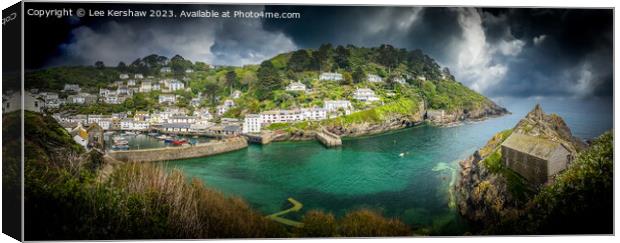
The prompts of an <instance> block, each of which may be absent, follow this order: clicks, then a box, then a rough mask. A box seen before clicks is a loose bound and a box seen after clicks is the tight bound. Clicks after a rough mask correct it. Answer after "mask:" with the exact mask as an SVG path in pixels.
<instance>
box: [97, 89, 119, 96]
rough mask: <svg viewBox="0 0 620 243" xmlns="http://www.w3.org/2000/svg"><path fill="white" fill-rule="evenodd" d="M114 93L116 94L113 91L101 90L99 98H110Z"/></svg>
mask: <svg viewBox="0 0 620 243" xmlns="http://www.w3.org/2000/svg"><path fill="white" fill-rule="evenodd" d="M112 93H115V92H114V91H112V90H109V89H99V96H103V97H105V96H108V95H110V94H112Z"/></svg>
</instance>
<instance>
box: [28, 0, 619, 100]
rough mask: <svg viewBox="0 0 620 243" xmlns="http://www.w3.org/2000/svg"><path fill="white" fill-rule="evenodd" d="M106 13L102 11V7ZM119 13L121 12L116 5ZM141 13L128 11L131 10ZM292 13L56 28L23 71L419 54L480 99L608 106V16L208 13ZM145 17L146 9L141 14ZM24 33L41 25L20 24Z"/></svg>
mask: <svg viewBox="0 0 620 243" xmlns="http://www.w3.org/2000/svg"><path fill="white" fill-rule="evenodd" d="M108 6H109V5H108ZM115 6H116V7H119V8H123V7H125V8H126V5H115ZM140 6H144V5H134V6H132V8H139V7H140ZM171 6H173V8H174V10H175V11H178V10H181V9H205V8H216V9H244V10H256V11H262V10H265V11H273V12H298V13H300V14H301V18H299V19H235V18H232V19H204V18H203V19H200V18H198V19H148V18H147V19H131V18H103V19H82V20H76V19H65V20H58V21H56V22H52V23H51V25H52V26H56V27H57V28H56V30H57V31H56V32H55V33H52V34H51V36H50V37H49V38H47V40H48V41H47V42H46V43H40V42H41V41H37V40H36V39H37V38H36V37H37V32H36V31H30V33H31V34H30V36H31V37H34V38H30V39H31V40H28V33H27V43H26V45H27V46H26V49H27V50H28V48H32V50H35V51H31V52H30V53H28V51H27V60H26V64H27V67H28V68H42V67H48V66H57V65H91V64H92V63H94V62H95V61H97V60H102V61H104V62H105V63H106V64H107V65H116V64H117V63H118V62H120V61H123V62H131V61H133V60H135V59H136V58H139V57H143V56H146V55H149V54H152V53H156V54H161V55H165V56H173V55H175V54H180V55H181V56H183V57H186V58H188V59H190V60H192V61H205V62H207V63H211V64H216V65H245V64H258V63H260V62H261V61H263V60H265V59H268V58H270V57H273V56H275V55H277V54H279V53H282V52H287V51H291V50H296V49H299V48H318V47H319V46H320V45H321V44H323V43H332V44H333V45H348V44H352V45H357V46H367V47H373V46H379V45H381V44H391V45H393V46H395V47H398V48H407V49H421V50H422V51H423V52H425V53H427V54H428V55H430V56H431V57H433V58H434V59H435V60H436V61H437V62H438V63H439V64H440V65H441V66H443V67H447V68H449V69H450V71H451V72H452V73H453V75H454V76H455V77H456V79H457V80H458V81H459V82H462V83H463V84H465V85H467V86H468V87H470V88H472V89H474V90H477V91H479V92H481V93H483V94H485V95H487V96H491V97H500V96H518V97H530V96H561V97H589V96H611V95H612V92H613V89H612V86H613V75H612V74H613V67H612V65H613V64H612V63H613V54H612V53H613V34H612V24H613V12H612V10H610V9H528V8H519V9H502V8H482V9H481V8H438V7H432V8H420V7H362V6H346V7H345V6H259V5H254V6H226V5H217V6H213V5H211V6H208V5H167V6H166V7H167V8H171ZM149 8H153V6H150V7H149ZM26 25H27V27H26V28H27V29H28V28H31V29H35V30H36V29H44V28H50V27H49V26H50V22H46V23H45V24H43V23H42V22H41V21H36V20H31V21H28V19H27V21H26Z"/></svg>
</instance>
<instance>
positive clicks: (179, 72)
mask: <svg viewBox="0 0 620 243" xmlns="http://www.w3.org/2000/svg"><path fill="white" fill-rule="evenodd" d="M191 66H192V62H191V61H189V60H185V58H183V57H182V56H180V55H178V54H177V55H175V56H174V57H172V59H170V69H172V73H174V74H175V75H176V76H183V75H184V74H185V70H186V69H188V68H190V67H191Z"/></svg>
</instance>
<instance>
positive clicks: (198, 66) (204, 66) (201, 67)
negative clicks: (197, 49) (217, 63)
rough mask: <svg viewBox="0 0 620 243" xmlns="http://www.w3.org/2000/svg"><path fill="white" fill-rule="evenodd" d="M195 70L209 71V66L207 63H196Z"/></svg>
mask: <svg viewBox="0 0 620 243" xmlns="http://www.w3.org/2000/svg"><path fill="white" fill-rule="evenodd" d="M194 70H196V71H209V64H207V63H205V62H195V63H194Z"/></svg>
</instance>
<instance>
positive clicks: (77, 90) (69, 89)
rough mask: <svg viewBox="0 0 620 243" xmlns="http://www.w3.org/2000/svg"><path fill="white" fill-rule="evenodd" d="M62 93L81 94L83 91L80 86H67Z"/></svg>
mask: <svg viewBox="0 0 620 243" xmlns="http://www.w3.org/2000/svg"><path fill="white" fill-rule="evenodd" d="M62 91H65V92H66V91H72V92H76V93H78V92H80V91H82V89H81V88H80V85H78V84H65V87H64V88H63V89H62Z"/></svg>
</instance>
